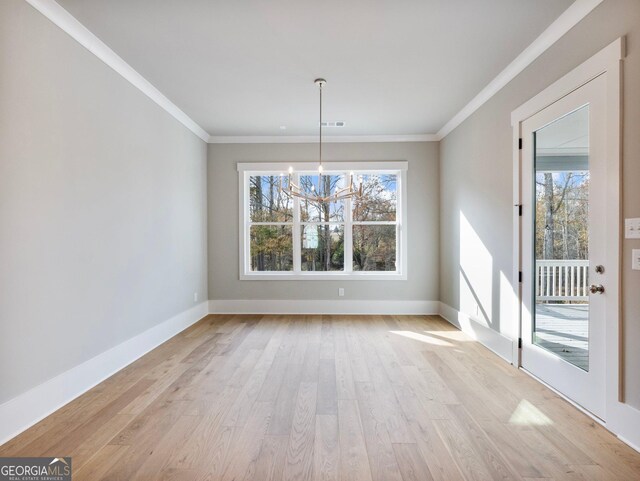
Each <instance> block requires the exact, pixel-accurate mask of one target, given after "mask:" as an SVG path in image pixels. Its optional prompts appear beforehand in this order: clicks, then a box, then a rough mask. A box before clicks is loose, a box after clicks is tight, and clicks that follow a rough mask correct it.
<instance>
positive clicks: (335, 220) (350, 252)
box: [238, 162, 407, 280]
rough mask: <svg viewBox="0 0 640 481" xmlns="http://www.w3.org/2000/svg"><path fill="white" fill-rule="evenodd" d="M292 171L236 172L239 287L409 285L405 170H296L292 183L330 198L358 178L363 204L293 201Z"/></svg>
mask: <svg viewBox="0 0 640 481" xmlns="http://www.w3.org/2000/svg"><path fill="white" fill-rule="evenodd" d="M290 165H291V164H284V163H282V164H280V163H277V164H271V163H270V164H254V163H252V164H238V171H239V174H240V216H241V222H240V239H241V242H240V278H241V279H292V278H295V279H305V280H313V279H315V280H320V279H323V280H326V279H406V265H405V264H404V262H405V259H404V253H405V252H406V208H405V199H406V192H405V189H404V188H403V187H404V185H405V182H406V169H407V163H406V162H367V163H365V162H354V163H346V162H329V163H324V164H323V165H324V174H323V175H322V177H321V178H319V176H318V172H317V170H316V169H317V165H316V164H312V163H297V164H293V168H294V174H293V175H292V181H293V182H295V183H296V184H297V185H298V186H300V188H301V189H302V190H304V191H307V192H312V191H314V190H315V191H317V192H319V193H320V194H321V195H322V196H324V197H328V196H330V195H331V194H333V193H335V192H337V191H339V190H340V189H342V188H344V187H345V186H347V184H348V182H349V181H350V177H351V175H353V179H354V180H353V181H354V184H355V185H356V186H359V185H360V184H362V196H361V197H359V198H354V199H343V200H338V201H334V202H326V203H316V202H312V201H309V200H306V199H300V198H297V197H290V196H289V195H287V194H286V192H285V191H283V188H286V187H287V182H288V173H287V171H288V168H289V166H290Z"/></svg>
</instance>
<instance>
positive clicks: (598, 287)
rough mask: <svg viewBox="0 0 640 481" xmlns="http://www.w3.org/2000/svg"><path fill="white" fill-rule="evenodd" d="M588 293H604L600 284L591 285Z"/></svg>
mask: <svg viewBox="0 0 640 481" xmlns="http://www.w3.org/2000/svg"><path fill="white" fill-rule="evenodd" d="M589 292H591V294H602V293H603V292H604V287H603V286H602V284H591V285H590V286H589Z"/></svg>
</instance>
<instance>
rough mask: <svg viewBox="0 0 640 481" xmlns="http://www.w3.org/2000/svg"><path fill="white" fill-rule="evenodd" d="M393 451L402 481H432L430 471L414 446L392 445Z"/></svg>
mask: <svg viewBox="0 0 640 481" xmlns="http://www.w3.org/2000/svg"><path fill="white" fill-rule="evenodd" d="M393 450H394V452H395V455H396V458H397V459H398V465H399V466H400V471H401V472H402V481H433V476H432V475H431V471H429V468H428V467H427V464H426V463H425V462H424V459H423V458H422V455H421V454H420V451H419V450H418V447H417V446H416V445H415V444H394V445H393Z"/></svg>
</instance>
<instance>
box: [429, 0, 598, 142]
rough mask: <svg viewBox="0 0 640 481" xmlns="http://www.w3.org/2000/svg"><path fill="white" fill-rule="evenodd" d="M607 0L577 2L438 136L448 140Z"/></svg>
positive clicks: (455, 116) (446, 125)
mask: <svg viewBox="0 0 640 481" xmlns="http://www.w3.org/2000/svg"><path fill="white" fill-rule="evenodd" d="M602 2H603V0H576V1H575V2H574V3H572V4H571V6H569V8H567V9H566V10H565V11H564V12H563V13H562V14H561V15H560V16H559V17H558V18H557V19H556V20H555V21H554V22H553V23H552V24H551V25H549V26H548V27H547V28H546V29H545V31H544V32H542V33H541V34H540V36H538V38H536V39H535V40H534V41H533V42H532V43H531V44H530V45H529V46H528V47H527V48H525V49H524V50H523V51H522V53H521V54H520V55H518V56H517V57H516V58H515V60H513V62H511V63H510V64H509V65H507V67H506V68H505V69H504V70H503V71H502V72H500V73H499V74H498V76H497V77H495V78H494V79H493V80H492V81H491V82H489V84H488V85H487V86H486V87H485V88H483V89H482V90H481V91H480V92H479V93H478V94H477V95H476V96H475V97H474V98H473V99H472V100H471V102H469V103H468V104H467V105H465V106H464V107H463V108H462V110H460V112H458V113H457V114H456V115H454V116H453V117H452V118H451V120H449V121H448V122H447V123H446V124H445V125H444V126H443V127H442V128H441V129H440V130H439V131H438V134H437V136H438V137H439V138H440V139H443V138H445V137H446V136H447V135H448V134H449V133H451V131H453V129H455V128H456V127H457V126H459V125H460V124H461V123H462V122H464V121H465V120H466V119H467V118H469V117H470V116H471V114H473V113H474V112H475V111H476V110H478V109H479V108H480V107H481V106H482V105H484V104H485V103H486V102H487V101H488V100H489V99H490V98H491V97H493V96H494V95H495V94H496V93H498V92H499V91H500V90H501V89H502V88H503V87H504V86H505V85H507V84H508V83H509V82H511V81H512V80H513V79H514V78H515V77H516V76H517V75H518V74H519V73H520V72H522V71H523V70H524V69H525V68H527V67H528V66H529V65H531V64H532V63H533V62H534V60H536V59H537V58H538V57H539V56H540V55H542V54H543V53H544V52H545V51H546V50H547V49H549V47H551V46H552V45H553V44H554V43H556V42H557V41H558V40H559V39H560V38H561V37H562V36H563V35H565V34H566V33H567V32H568V31H569V30H571V29H572V28H573V27H574V26H575V25H576V24H578V23H579V22H580V21H581V20H582V19H583V18H584V17H586V16H587V15H588V14H589V13H590V12H591V11H592V10H593V9H594V8H596V7H597V6H598V5H600V4H601V3H602Z"/></svg>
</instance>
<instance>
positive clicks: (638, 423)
mask: <svg viewBox="0 0 640 481" xmlns="http://www.w3.org/2000/svg"><path fill="white" fill-rule="evenodd" d="M613 411H614V412H612V413H607V416H608V417H610V418H612V419H610V420H608V422H607V428H608V429H610V430H611V432H612V433H614V434H615V435H616V436H618V438H619V439H620V441H622V442H623V443H625V444H627V445H628V446H630V447H631V448H633V449H635V450H636V451H638V452H639V453H640V410H639V409H636V408H634V407H633V406H630V405H629V404H624V403H616V406H615V408H614V409H613Z"/></svg>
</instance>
